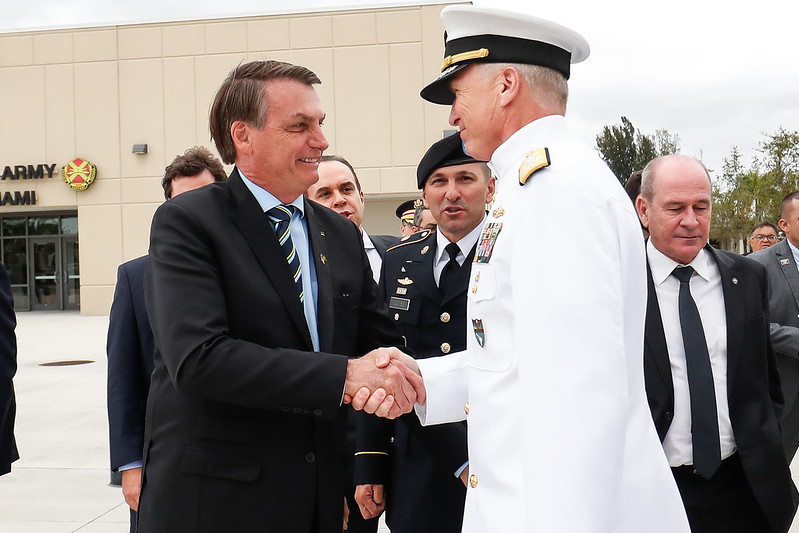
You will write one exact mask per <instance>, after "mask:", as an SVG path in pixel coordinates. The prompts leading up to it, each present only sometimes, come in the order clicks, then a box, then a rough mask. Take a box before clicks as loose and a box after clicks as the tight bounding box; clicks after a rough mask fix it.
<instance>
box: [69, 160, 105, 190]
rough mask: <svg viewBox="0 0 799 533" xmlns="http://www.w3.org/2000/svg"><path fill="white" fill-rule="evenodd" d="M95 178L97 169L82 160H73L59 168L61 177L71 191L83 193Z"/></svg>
mask: <svg viewBox="0 0 799 533" xmlns="http://www.w3.org/2000/svg"><path fill="white" fill-rule="evenodd" d="M96 176H97V167H96V166H94V165H93V164H91V163H89V162H88V161H86V160H84V159H80V158H76V159H73V160H72V161H70V162H69V163H67V164H66V165H64V166H63V167H61V177H63V178H64V183H66V184H67V185H69V188H70V189H72V190H73V191H85V190H86V189H88V188H89V185H91V184H92V183H93V182H94V178H95V177H96Z"/></svg>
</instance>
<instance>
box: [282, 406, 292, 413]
mask: <svg viewBox="0 0 799 533" xmlns="http://www.w3.org/2000/svg"><path fill="white" fill-rule="evenodd" d="M290 411H291V409H289V408H288V407H283V412H284V413H288V412H290Z"/></svg>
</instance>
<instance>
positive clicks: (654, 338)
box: [644, 261, 674, 404]
mask: <svg viewBox="0 0 799 533" xmlns="http://www.w3.org/2000/svg"><path fill="white" fill-rule="evenodd" d="M646 281H647V299H646V326H645V333H644V339H645V340H644V343H645V344H646V351H647V352H648V353H649V357H651V359H652V361H653V362H654V363H655V368H657V371H658V375H659V376H660V378H661V379H662V380H663V383H664V385H665V386H666V391H667V392H668V394H669V400H670V401H671V402H672V404H673V402H674V381H673V380H672V376H671V361H669V349H668V347H667V346H666V334H665V333H664V332H663V319H662V318H661V316H660V305H658V296H657V292H656V291H655V281H654V280H653V279H652V270H651V269H650V268H649V262H648V261H647V263H646Z"/></svg>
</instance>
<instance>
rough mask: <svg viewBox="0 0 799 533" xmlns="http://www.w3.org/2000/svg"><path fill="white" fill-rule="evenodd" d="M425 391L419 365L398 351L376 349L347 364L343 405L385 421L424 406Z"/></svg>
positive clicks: (393, 349) (395, 349) (394, 349)
mask: <svg viewBox="0 0 799 533" xmlns="http://www.w3.org/2000/svg"><path fill="white" fill-rule="evenodd" d="M424 402H425V389H424V382H423V381H422V376H421V373H420V372H419V365H417V364H416V361H414V359H413V358H412V357H411V356H409V355H407V354H405V353H403V352H401V351H400V350H399V349H397V348H378V349H376V350H372V351H371V352H369V353H368V354H366V355H364V356H363V357H360V358H358V359H350V360H349V362H348V363H347V377H346V381H345V383H344V403H349V404H352V407H353V408H354V409H356V410H358V411H360V410H363V411H366V412H367V413H369V414H375V415H377V416H380V417H385V418H397V417H398V416H400V415H402V414H404V413H409V412H411V410H412V409H413V405H414V404H415V403H418V404H419V405H424Z"/></svg>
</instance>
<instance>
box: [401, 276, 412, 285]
mask: <svg viewBox="0 0 799 533" xmlns="http://www.w3.org/2000/svg"><path fill="white" fill-rule="evenodd" d="M397 283H399V284H400V285H412V284H413V280H412V279H411V278H409V277H408V276H405V277H404V278H402V279H398V280H397Z"/></svg>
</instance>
